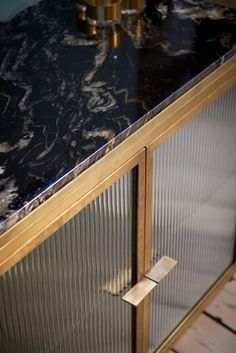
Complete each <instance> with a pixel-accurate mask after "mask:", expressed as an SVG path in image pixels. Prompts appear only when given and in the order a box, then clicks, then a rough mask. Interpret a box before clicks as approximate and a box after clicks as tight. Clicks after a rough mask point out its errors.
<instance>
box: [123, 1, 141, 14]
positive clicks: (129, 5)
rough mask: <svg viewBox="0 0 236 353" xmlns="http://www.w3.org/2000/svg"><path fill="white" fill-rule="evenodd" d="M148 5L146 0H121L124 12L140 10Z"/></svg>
mask: <svg viewBox="0 0 236 353" xmlns="http://www.w3.org/2000/svg"><path fill="white" fill-rule="evenodd" d="M145 5H146V0H121V8H122V12H123V11H126V10H140V9H142V8H144V6H145Z"/></svg>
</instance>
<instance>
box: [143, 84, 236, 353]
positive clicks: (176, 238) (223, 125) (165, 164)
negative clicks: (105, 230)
mask: <svg viewBox="0 0 236 353" xmlns="http://www.w3.org/2000/svg"><path fill="white" fill-rule="evenodd" d="M235 97H236V88H235V87H234V88H232V89H231V90H230V91H229V92H227V93H226V94H224V95H223V96H222V97H220V98H219V99H218V100H217V101H216V102H214V103H213V104H211V105H210V106H209V107H208V108H206V109H205V110H204V111H203V112H202V113H200V114H199V115H198V116H196V117H195V118H194V119H193V120H192V121H191V122H189V123H188V124H186V125H185V126H184V127H183V128H181V129H180V130H179V131H178V132H177V133H176V134H174V135H173V136H172V137H171V138H169V139H168V140H167V141H166V142H165V143H164V144H163V145H161V146H160V147H159V148H157V149H156V150H155V151H154V176H153V216H152V253H153V256H154V262H156V260H157V258H161V257H162V256H163V255H168V256H171V257H173V258H174V259H176V260H177V261H178V264H177V266H176V268H175V270H174V271H172V272H171V273H170V274H169V275H168V276H167V277H166V278H165V279H164V280H163V281H162V282H161V284H160V286H158V287H157V289H155V290H154V291H153V293H152V295H151V308H150V336H149V339H150V342H149V351H150V352H153V351H154V350H155V349H156V348H157V347H158V346H159V345H160V344H161V343H162V342H163V340H164V339H165V338H166V337H167V336H168V335H169V334H170V332H171V331H172V330H173V329H174V328H175V327H176V326H177V325H178V324H179V323H180V321H181V320H182V319H183V318H184V316H185V315H186V314H187V313H188V312H189V310H190V309H191V308H192V307H193V306H194V305H195V304H196V302H197V301H198V300H199V299H200V298H201V297H202V296H203V295H204V293H205V292H206V291H207V290H208V289H209V288H210V286H211V285H212V284H213V283H214V282H215V281H216V280H217V279H218V278H219V276H220V275H221V274H223V273H224V271H225V270H226V269H227V268H228V267H229V266H230V264H232V262H233V256H234V249H235V225H236V100H235Z"/></svg>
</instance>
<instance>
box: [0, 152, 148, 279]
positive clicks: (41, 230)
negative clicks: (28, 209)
mask: <svg viewBox="0 0 236 353" xmlns="http://www.w3.org/2000/svg"><path fill="white" fill-rule="evenodd" d="M144 158H145V150H144V149H142V150H141V151H139V152H138V153H137V154H136V155H134V156H133V157H132V158H130V159H129V160H128V161H126V162H125V163H124V164H122V165H121V166H120V167H119V168H116V169H115V170H114V171H113V173H111V174H109V175H108V176H107V177H106V178H104V179H103V180H102V181H101V182H100V183H99V184H97V185H96V186H95V187H94V188H93V189H91V190H89V192H88V193H86V194H84V195H83V196H82V197H80V198H79V200H78V201H77V202H76V203H75V204H72V206H71V208H66V210H65V211H64V212H63V209H64V208H65V206H66V205H67V202H66V201H67V200H70V197H71V196H70V195H69V196H68V195H65V196H67V198H66V197H65V200H63V204H62V205H61V204H60V205H59V206H58V204H57V202H55V201H54V204H56V207H55V209H53V210H52V212H47V207H45V204H48V203H49V201H50V200H51V199H53V196H52V198H50V199H49V200H47V201H45V203H44V204H42V205H41V206H39V208H37V209H36V210H35V211H37V210H38V209H40V211H42V214H43V216H42V218H40V219H39V220H38V221H37V222H35V223H33V224H30V225H29V226H28V228H27V224H26V229H25V231H24V232H23V233H19V234H18V235H17V237H15V238H13V239H11V240H10V241H9V242H8V243H6V244H4V245H3V246H2V247H1V248H0V276H1V275H3V274H4V273H5V272H6V271H8V270H9V269H10V268H11V267H12V266H14V265H15V264H16V263H17V262H18V261H20V260H21V259H22V258H23V257H24V256H26V255H27V254H28V253H29V252H30V251H32V250H33V249H35V248H36V247H37V246H38V245H40V244H41V243H42V242H43V241H45V240H46V239H47V238H48V237H49V236H50V235H51V234H53V233H54V232H55V231H56V230H57V229H58V228H59V227H61V226H62V225H63V224H65V223H66V222H67V221H68V220H70V219H71V218H72V217H73V216H74V215H75V214H77V213H78V212H79V211H81V210H82V209H83V208H84V207H86V206H87V205H88V203H89V202H91V201H93V200H94V199H95V198H96V197H97V196H98V195H100V194H101V193H102V192H103V191H104V190H106V189H107V188H108V187H109V186H111V185H112V183H114V182H115V181H116V180H118V179H119V178H120V177H122V176H123V175H124V174H125V173H127V172H128V171H130V170H131V169H133V168H134V167H135V166H138V165H139V163H142V161H143V160H144ZM113 164H114V161H113ZM91 177H92V178H93V179H94V177H96V175H94V174H93V175H91ZM87 182H90V178H89V179H87ZM61 191H62V190H61ZM58 193H60V192H58ZM75 194H77V193H76V192H75ZM62 195H63V196H64V192H63V193H62ZM54 196H55V198H56V196H57V194H55V195H54ZM51 203H52V201H51V202H50V204H51ZM60 207H61V208H62V212H60V211H58V208H60ZM66 207H67V206H66ZM59 210H60V209H59ZM53 212H55V215H56V216H55V217H56V218H54V216H53V214H54V213H53ZM32 213H33V212H32ZM35 213H36V215H37V213H38V212H35ZM34 215H35V214H34ZM27 219H28V217H27ZM50 220H51V221H50ZM22 223H23V222H22ZM24 223H25V222H24Z"/></svg>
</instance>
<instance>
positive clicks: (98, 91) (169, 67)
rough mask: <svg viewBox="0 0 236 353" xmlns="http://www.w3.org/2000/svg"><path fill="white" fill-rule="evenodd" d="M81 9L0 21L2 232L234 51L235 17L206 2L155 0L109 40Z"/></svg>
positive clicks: (52, 9) (56, 6) (53, 4)
mask: <svg viewBox="0 0 236 353" xmlns="http://www.w3.org/2000/svg"><path fill="white" fill-rule="evenodd" d="M76 9H77V8H76V5H75V3H74V1H69V0H67V1H58V0H43V1H41V2H40V3H39V4H38V5H35V6H32V7H30V8H28V9H25V10H23V11H21V12H20V13H19V14H18V15H16V16H15V17H14V18H13V19H11V20H10V21H8V22H6V23H0V73H1V75H0V111H1V120H0V233H3V232H4V231H5V230H6V229H8V228H9V227H10V226H12V225H13V224H15V223H16V222H17V221H18V220H20V219H22V218H23V217H25V216H26V215H27V214H28V213H30V212H31V211H32V210H33V209H34V208H36V207H37V206H38V205H39V204H41V203H42V202H44V201H45V200H46V199H47V198H49V197H50V196H51V195H52V194H54V193H55V192H56V191H58V190H59V189H60V188H61V187H62V186H63V185H65V184H67V183H68V182H69V181H71V180H72V179H74V178H75V177H76V176H77V175H79V174H80V173H81V172H82V171H84V170H85V169H86V168H88V167H89V166H90V165H91V164H93V163H94V162H95V161H96V160H98V159H99V158H101V157H102V156H103V155H105V154H106V153H108V152H109V151H110V150H111V149H113V148H114V147H115V146H116V145H118V144H119V143H120V142H121V141H123V140H124V139H126V138H127V137H128V136H129V135H130V134H132V133H133V132H134V131H136V130H137V129H138V128H139V127H140V126H142V125H144V124H145V123H146V122H147V121H148V120H150V119H152V117H153V116H154V115H155V114H157V113H158V112H159V111H161V110H162V109H163V108H164V107H166V106H167V105H168V104H170V103H171V102H172V101H174V100H175V99H176V98H177V97H179V96H180V95H181V94H183V93H184V92H186V91H187V90H188V89H189V88H190V87H192V86H193V85H194V84H196V83H197V82H198V81H199V80H201V79H202V78H203V77H205V76H206V75H207V74H208V73H210V72H211V71H213V70H214V69H215V68H216V67H218V66H220V65H221V64H222V63H223V62H224V61H225V60H227V59H228V58H229V57H231V56H232V55H234V53H235V43H236V12H235V11H234V10H232V9H231V10H230V9H227V8H224V7H221V6H218V5H212V4H209V3H207V1H196V0H185V1H184V0H183V1H181V0H176V1H175V0H173V1H172V6H171V7H169V8H168V7H167V6H166V4H165V2H160V1H157V2H156V4H155V3H151V1H150V3H149V6H148V8H146V10H145V11H144V12H143V13H142V14H141V15H140V16H135V15H133V16H131V15H130V16H126V17H124V19H123V22H122V25H121V27H117V28H115V29H114V32H115V35H113V36H112V35H110V36H108V37H107V36H105V35H104V34H101V33H100V34H99V35H96V34H94V33H92V32H91V30H90V31H89V30H88V27H87V25H86V22H84V21H83V20H78V18H77V16H76V12H77V10H76ZM90 32H91V33H90ZM112 38H116V42H118V44H117V45H116V46H114V45H113V44H112V43H113V42H114V41H113V40H112Z"/></svg>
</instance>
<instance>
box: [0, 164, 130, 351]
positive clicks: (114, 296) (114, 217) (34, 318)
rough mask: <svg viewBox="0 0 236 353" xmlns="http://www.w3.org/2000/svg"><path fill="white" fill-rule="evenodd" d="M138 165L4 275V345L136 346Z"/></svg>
mask: <svg viewBox="0 0 236 353" xmlns="http://www.w3.org/2000/svg"><path fill="white" fill-rule="evenodd" d="M132 189H133V171H130V172H129V173H127V174H125V175H124V176H123V177H122V178H121V179H119V180H118V181H117V182H116V183H115V184H113V185H112V186H111V187H110V188H109V189H107V190H106V191H104V192H103V194H101V195H100V196H99V197H97V198H96V199H95V200H94V201H93V202H91V203H90V204H89V205H88V206H87V207H86V208H84V209H83V210H82V211H81V212H80V213H79V214H78V215H76V216H75V217H74V218H73V219H71V220H70V221H69V222H68V223H66V224H65V225H64V226H62V227H61V228H60V229H59V230H58V231H56V232H55V233H54V234H53V235H52V236H51V237H50V238H49V239H48V240H47V241H45V242H44V243H43V244H41V245H40V246H39V247H38V248H37V249H35V250H34V251H33V252H32V253H30V254H29V255H28V256H26V257H25V258H24V259H22V260H21V261H20V262H19V263H18V264H17V265H15V266H14V267H13V268H12V269H11V270H9V271H8V272H7V273H6V274H5V275H4V276H3V277H2V278H1V279H0V322H1V327H0V347H1V348H0V351H1V353H52V352H53V353H133V348H134V345H133V343H134V342H133V314H134V313H133V309H132V308H131V306H129V305H127V304H126V303H125V302H123V301H122V299H121V297H122V295H124V293H125V291H127V290H128V289H129V288H130V286H131V284H132V278H133V276H134V272H135V269H134V267H132V265H133V252H134V249H135V232H134V227H133V215H134V212H133V207H135V205H134V199H133V190H132Z"/></svg>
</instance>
